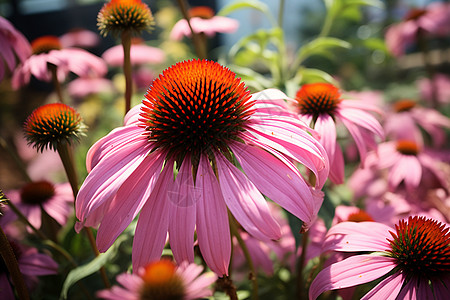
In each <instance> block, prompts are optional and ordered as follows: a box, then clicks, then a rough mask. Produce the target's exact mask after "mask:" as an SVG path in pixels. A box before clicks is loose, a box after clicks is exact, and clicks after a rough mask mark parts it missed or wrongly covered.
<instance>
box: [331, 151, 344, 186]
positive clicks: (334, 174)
mask: <svg viewBox="0 0 450 300" xmlns="http://www.w3.org/2000/svg"><path fill="white" fill-rule="evenodd" d="M335 146H336V149H335V150H334V159H333V160H332V161H330V175H329V178H330V180H331V181H332V182H333V183H334V184H342V183H344V177H345V163H344V155H343V154H342V149H341V146H339V143H336V145H335Z"/></svg>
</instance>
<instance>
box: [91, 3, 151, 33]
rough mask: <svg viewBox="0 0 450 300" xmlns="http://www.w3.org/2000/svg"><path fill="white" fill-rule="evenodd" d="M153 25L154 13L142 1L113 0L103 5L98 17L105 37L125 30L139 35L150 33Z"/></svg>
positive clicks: (98, 22) (101, 31)
mask: <svg viewBox="0 0 450 300" xmlns="http://www.w3.org/2000/svg"><path fill="white" fill-rule="evenodd" d="M153 24H154V20H153V15H152V12H151V10H150V8H149V7H148V6H147V4H145V3H142V1H141V0H111V1H110V2H108V3H105V5H103V7H102V9H101V10H100V12H99V13H98V16H97V26H98V28H99V29H100V33H101V34H102V35H103V36H106V35H107V34H108V33H109V32H111V33H112V34H113V35H117V34H120V33H121V32H122V31H124V30H131V31H132V32H133V33H138V34H139V33H141V32H142V31H144V30H147V31H150V30H151V29H152V27H153Z"/></svg>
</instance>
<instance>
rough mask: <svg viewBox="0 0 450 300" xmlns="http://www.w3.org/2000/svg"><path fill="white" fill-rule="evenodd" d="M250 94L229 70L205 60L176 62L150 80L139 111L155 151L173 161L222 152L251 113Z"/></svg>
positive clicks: (242, 128) (244, 124) (243, 127)
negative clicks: (170, 155)
mask: <svg viewBox="0 0 450 300" xmlns="http://www.w3.org/2000/svg"><path fill="white" fill-rule="evenodd" d="M249 93H250V92H249V91H248V90H247V88H246V87H245V85H244V83H243V82H241V80H240V78H236V75H235V74H234V73H233V72H232V71H230V70H229V69H227V68H225V67H223V66H221V65H220V64H218V63H216V62H213V61H208V60H190V61H184V62H180V63H177V64H175V65H173V66H172V67H170V68H168V69H166V70H165V71H163V73H162V74H161V75H160V76H159V77H158V78H157V79H155V80H154V81H153V83H152V85H151V86H150V88H149V90H148V91H147V94H146V95H145V98H146V99H145V100H144V101H143V107H142V112H141V116H142V119H141V122H142V126H143V127H145V128H146V130H147V131H148V138H149V140H150V141H151V142H153V143H154V149H157V148H161V149H164V150H165V151H166V152H167V153H168V154H173V155H175V156H176V158H177V159H181V158H182V157H184V155H185V154H186V153H191V154H192V155H193V159H196V158H198V157H199V155H200V154H201V153H206V154H211V153H212V152H213V151H227V149H228V148H227V144H228V142H229V141H230V140H233V139H236V136H237V135H238V134H239V133H240V132H242V131H243V130H245V126H246V122H247V120H248V118H249V117H250V115H251V114H252V113H253V110H252V106H253V101H249V99H250V94H249Z"/></svg>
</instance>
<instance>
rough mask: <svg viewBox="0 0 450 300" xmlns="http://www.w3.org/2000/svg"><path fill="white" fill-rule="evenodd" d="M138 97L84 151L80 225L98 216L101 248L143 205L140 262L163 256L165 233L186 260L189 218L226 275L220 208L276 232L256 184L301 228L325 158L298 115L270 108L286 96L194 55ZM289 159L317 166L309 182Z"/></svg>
mask: <svg viewBox="0 0 450 300" xmlns="http://www.w3.org/2000/svg"><path fill="white" fill-rule="evenodd" d="M145 98H146V99H145V100H144V101H143V103H142V105H141V106H140V107H138V108H135V109H132V110H131V111H130V113H129V114H128V115H127V116H126V117H125V120H126V122H125V126H124V127H120V128H117V129H115V130H113V131H112V132H111V133H110V134H108V135H107V136H106V137H104V138H102V139H100V140H99V141H98V142H97V143H96V144H94V145H93V146H92V148H91V149H90V150H89V152H88V155H87V161H86V164H87V169H88V172H90V173H89V174H88V176H87V178H86V180H85V181H84V183H83V185H82V186H81V188H80V191H79V193H78V197H77V200H76V216H77V218H78V219H79V220H80V223H78V224H77V229H80V228H81V226H97V225H99V224H100V226H99V228H98V232H97V245H98V248H99V250H100V251H106V249H108V248H109V247H110V246H111V244H112V243H113V242H114V240H115V239H116V238H117V236H118V235H119V234H120V233H121V232H122V231H123V230H124V229H125V228H126V227H127V226H128V224H129V223H130V222H131V221H132V220H133V219H134V217H136V215H137V214H138V212H139V211H141V209H142V211H141V213H140V216H139V220H138V223H137V227H136V231H135V237H134V243H133V253H132V254H133V255H132V256H133V266H134V267H135V268H138V267H140V266H143V265H145V264H146V263H148V262H149V261H152V260H155V259H158V258H159V257H160V255H161V253H162V250H163V247H164V244H165V243H166V235H167V232H169V235H170V245H171V248H172V251H173V253H174V257H175V259H176V261H177V262H181V261H183V260H188V261H190V262H192V261H193V258H194V252H193V242H194V228H196V230H197V237H198V244H199V247H200V250H201V252H202V255H203V258H204V259H205V261H206V263H207V264H208V266H210V268H211V269H212V270H213V271H214V272H216V273H218V274H220V275H222V274H227V273H228V265H229V259H230V255H231V247H230V246H231V240H230V232H229V223H228V213H227V208H228V210H229V211H230V212H231V214H232V215H233V216H234V217H235V218H236V220H237V221H238V222H239V223H240V224H241V225H242V227H243V228H244V229H245V230H246V231H247V232H248V233H249V234H251V235H253V236H255V237H257V238H259V239H262V240H269V239H274V240H276V239H278V238H279V237H280V233H281V232H280V227H279V225H278V223H277V222H276V221H275V220H274V218H273V217H272V216H271V213H270V210H269V207H268V205H267V203H266V201H265V200H264V197H263V195H262V194H264V195H265V196H267V197H268V198H270V199H272V200H273V201H275V202H277V203H278V204H280V205H281V206H282V207H284V208H285V209H286V210H288V211H290V212H291V213H292V214H293V215H295V216H297V217H298V218H300V219H301V220H303V221H304V222H305V227H307V226H308V224H309V223H311V222H312V221H313V220H314V218H315V216H316V214H317V211H318V209H319V208H320V205H321V202H322V200H323V195H322V194H321V192H320V191H319V190H318V189H320V188H321V187H322V185H323V183H324V182H325V180H326V178H327V175H328V161H327V159H326V153H325V150H324V149H323V147H322V146H321V145H320V143H318V141H317V140H316V139H315V138H314V137H313V136H311V135H310V133H308V132H307V131H306V129H308V127H307V126H306V125H305V124H303V123H302V122H300V121H299V120H297V119H295V118H293V117H289V116H288V115H287V112H286V115H283V114H282V113H280V114H278V115H277V114H276V112H277V111H282V110H281V109H282V107H284V106H285V102H284V100H283V99H285V98H287V97H286V95H285V94H283V93H281V92H280V91H278V90H266V91H262V92H260V93H256V94H253V95H250V93H249V91H248V90H247V89H246V87H245V85H244V83H242V82H241V81H240V79H239V78H236V77H235V74H234V73H233V72H231V71H230V70H229V69H227V68H225V67H223V66H221V65H220V64H218V63H216V62H213V61H208V60H189V61H184V62H180V63H177V64H175V65H173V66H172V67H170V68H168V69H166V70H165V71H164V72H163V73H162V74H161V75H160V76H159V77H158V78H157V79H155V80H154V81H153V83H152V85H151V87H150V88H149V90H148V92H147V94H146V95H145ZM308 130H309V129H308ZM311 132H312V134H314V132H313V131H311ZM233 156H234V157H233ZM236 162H238V163H239V164H240V166H241V167H242V169H243V172H244V173H243V172H241V171H240V170H239V169H238V168H237V167H236V166H235V165H234V163H236ZM293 162H297V163H302V164H304V165H305V166H306V167H308V168H310V169H311V171H312V172H313V173H314V174H315V175H316V177H317V180H316V185H315V187H314V188H313V187H310V186H309V185H308V184H307V183H306V182H305V180H304V179H303V177H302V175H301V174H300V172H299V171H298V169H297V168H296V166H295V165H294V163H293ZM174 167H175V168H176V171H177V172H176V174H177V175H176V179H175V181H174V180H173V178H174V175H175V174H174ZM261 193H262V194H261ZM180 220H183V221H182V222H180Z"/></svg>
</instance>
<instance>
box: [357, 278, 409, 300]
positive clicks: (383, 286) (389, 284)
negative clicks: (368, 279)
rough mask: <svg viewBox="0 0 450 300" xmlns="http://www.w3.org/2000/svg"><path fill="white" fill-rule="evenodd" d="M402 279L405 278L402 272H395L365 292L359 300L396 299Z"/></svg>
mask: <svg viewBox="0 0 450 300" xmlns="http://www.w3.org/2000/svg"><path fill="white" fill-rule="evenodd" d="M404 281H405V278H404V277H403V274H402V273H395V274H393V275H391V276H389V277H387V278H386V279H384V280H383V281H382V282H380V283H379V284H377V286H376V287H374V288H373V289H371V290H370V291H369V292H368V293H367V294H365V295H364V296H363V297H362V298H361V300H370V299H372V300H376V299H385V300H395V299H397V296H398V293H399V292H400V290H401V288H402V284H403V282H404Z"/></svg>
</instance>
